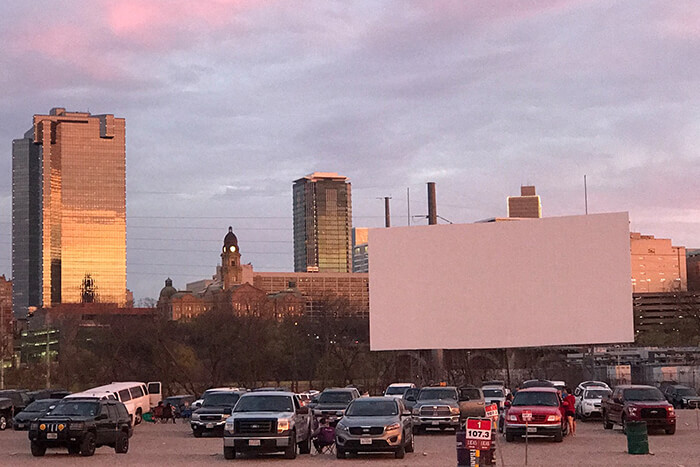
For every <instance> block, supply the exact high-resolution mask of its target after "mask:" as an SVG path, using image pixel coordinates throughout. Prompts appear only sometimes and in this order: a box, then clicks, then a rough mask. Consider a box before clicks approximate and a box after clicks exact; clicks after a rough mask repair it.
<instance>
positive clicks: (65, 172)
mask: <svg viewBox="0 0 700 467" xmlns="http://www.w3.org/2000/svg"><path fill="white" fill-rule="evenodd" d="M33 129H34V131H33V132H28V133H27V135H25V139H26V138H27V136H30V135H31V133H33V135H31V136H32V137H33V141H32V144H29V145H26V144H16V145H15V147H16V148H19V150H18V151H17V153H16V154H15V153H14V152H13V172H14V170H15V166H17V168H18V169H20V168H21V166H22V160H23V159H24V155H23V154H22V148H23V147H24V146H29V150H28V152H31V151H30V150H34V148H35V147H37V146H38V147H39V148H40V152H39V157H38V165H39V167H40V171H39V172H38V173H37V174H36V175H35V176H34V177H32V176H31V175H30V176H29V177H28V178H27V180H26V182H27V186H26V187H25V186H21V184H19V183H13V188H15V191H16V192H17V193H16V195H15V196H17V194H20V195H22V196H25V195H26V197H28V198H32V197H38V198H39V200H38V201H39V202H38V203H35V204H36V210H38V212H33V211H32V208H31V207H30V208H29V215H28V216H27V219H26V220H25V219H23V218H21V215H22V212H20V211H19V210H15V212H13V243H17V244H20V243H21V242H23V241H24V240H23V239H22V235H23V234H30V233H31V232H33V231H38V232H40V239H39V241H38V242H37V246H38V250H39V251H34V250H36V248H29V249H28V251H27V252H26V253H28V256H29V258H27V259H28V261H25V258H22V257H17V258H15V255H13V273H14V274H15V275H16V274H18V273H20V275H21V274H23V273H26V274H28V275H29V277H31V276H32V275H33V274H37V275H38V276H39V277H40V278H41V281H40V282H41V284H39V285H38V287H39V290H40V293H39V294H38V295H39V296H40V303H30V302H31V301H32V300H31V299H30V300H29V301H28V302H27V305H28V306H50V305H55V304H58V303H78V302H80V301H81V294H82V291H83V281H84V279H85V278H86V276H88V275H89V276H90V277H91V278H92V280H93V282H94V285H95V288H96V290H95V291H96V294H97V301H99V302H110V303H117V304H120V305H123V304H124V303H125V301H126V144H125V121H124V119H123V118H114V116H113V115H90V114H89V113H81V112H66V111H65V110H64V109H53V110H52V111H51V113H50V115H35V116H34V128H33ZM16 143H17V141H16ZM33 147H34V148H33ZM27 159H28V160H30V161H31V160H32V158H31V155H29V157H27ZM17 173H22V171H21V170H17ZM13 176H14V173H13ZM33 185H39V186H38V187H35V186H33ZM31 204H32V203H31V202H30V203H29V205H30V206H31ZM15 223H16V224H17V225H18V226H21V227H22V228H17V229H14V224H15ZM24 226H26V227H27V229H26V230H27V232H22V230H25V229H24V228H23V227H24ZM32 256H38V261H36V263H37V264H36V266H34V267H27V268H25V269H26V271H25V270H23V264H24V263H27V264H29V265H31V264H32ZM29 283H30V282H29V281H27V284H29ZM28 287H29V285H28ZM18 292H21V291H18ZM25 295H26V296H27V297H32V296H33V295H34V293H33V291H32V290H28V291H27V293H26V294H25Z"/></svg>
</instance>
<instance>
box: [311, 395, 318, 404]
mask: <svg viewBox="0 0 700 467" xmlns="http://www.w3.org/2000/svg"><path fill="white" fill-rule="evenodd" d="M311 403H312V404H318V397H316V396H314V397H312V398H311Z"/></svg>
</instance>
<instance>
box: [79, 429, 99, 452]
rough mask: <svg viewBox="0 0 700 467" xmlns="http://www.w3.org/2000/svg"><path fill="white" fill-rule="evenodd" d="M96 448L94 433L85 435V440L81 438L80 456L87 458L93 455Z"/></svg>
mask: <svg viewBox="0 0 700 467" xmlns="http://www.w3.org/2000/svg"><path fill="white" fill-rule="evenodd" d="M96 447H97V446H96V445H95V434H94V433H87V434H85V438H83V442H82V443H80V455H81V456H84V457H89V456H92V455H93V454H95V448H96Z"/></svg>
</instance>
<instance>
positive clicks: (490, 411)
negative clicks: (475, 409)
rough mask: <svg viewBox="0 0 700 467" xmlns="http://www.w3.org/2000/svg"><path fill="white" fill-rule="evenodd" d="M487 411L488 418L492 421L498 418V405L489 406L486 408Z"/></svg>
mask: <svg viewBox="0 0 700 467" xmlns="http://www.w3.org/2000/svg"><path fill="white" fill-rule="evenodd" d="M484 409H485V410H486V416H487V417H488V418H490V419H492V420H495V419H497V418H498V406H497V405H496V404H489V405H487V406H486V407H484Z"/></svg>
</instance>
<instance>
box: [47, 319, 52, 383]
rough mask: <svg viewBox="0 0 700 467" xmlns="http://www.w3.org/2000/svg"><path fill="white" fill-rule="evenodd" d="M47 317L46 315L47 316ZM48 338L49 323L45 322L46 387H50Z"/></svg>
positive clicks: (49, 342)
mask: <svg viewBox="0 0 700 467" xmlns="http://www.w3.org/2000/svg"><path fill="white" fill-rule="evenodd" d="M47 318H48V317H47ZM50 344H51V341H50V340H49V323H48V322H47V323H46V389H50V388H51V353H50Z"/></svg>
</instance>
